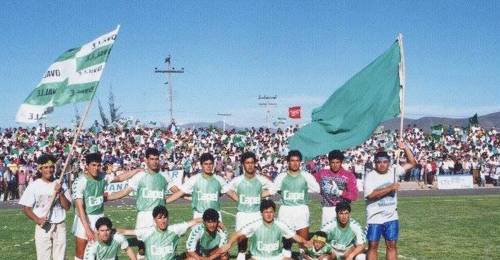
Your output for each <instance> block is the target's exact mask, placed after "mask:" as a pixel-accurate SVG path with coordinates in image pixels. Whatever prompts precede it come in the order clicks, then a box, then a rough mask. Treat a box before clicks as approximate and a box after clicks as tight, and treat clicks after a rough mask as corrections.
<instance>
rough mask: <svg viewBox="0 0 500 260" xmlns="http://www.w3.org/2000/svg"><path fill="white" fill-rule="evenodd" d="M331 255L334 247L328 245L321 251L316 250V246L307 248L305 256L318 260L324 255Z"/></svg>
mask: <svg viewBox="0 0 500 260" xmlns="http://www.w3.org/2000/svg"><path fill="white" fill-rule="evenodd" d="M331 253H332V247H331V246H330V245H329V244H328V243H326V244H325V245H323V247H322V248H320V249H319V250H316V248H314V246H313V247H306V249H305V254H306V255H307V256H309V257H310V258H312V259H318V258H319V257H320V256H322V255H329V254H331Z"/></svg>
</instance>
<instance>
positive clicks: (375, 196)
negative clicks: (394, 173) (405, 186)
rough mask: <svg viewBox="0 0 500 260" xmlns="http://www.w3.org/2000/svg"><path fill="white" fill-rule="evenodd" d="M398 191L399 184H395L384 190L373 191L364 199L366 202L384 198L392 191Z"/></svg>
mask: <svg viewBox="0 0 500 260" xmlns="http://www.w3.org/2000/svg"><path fill="white" fill-rule="evenodd" d="M398 190H399V183H397V182H396V183H393V184H391V185H389V186H387V187H385V188H380V189H375V190H374V191H372V193H370V194H368V196H366V198H367V199H368V200H376V199H380V198H382V197H384V196H386V195H387V194H389V193H391V192H393V191H398Z"/></svg>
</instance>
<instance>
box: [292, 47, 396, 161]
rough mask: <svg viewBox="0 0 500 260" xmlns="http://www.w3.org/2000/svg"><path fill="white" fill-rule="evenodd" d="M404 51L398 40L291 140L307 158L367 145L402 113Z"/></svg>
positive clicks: (317, 112) (321, 108)
mask: <svg viewBox="0 0 500 260" xmlns="http://www.w3.org/2000/svg"><path fill="white" fill-rule="evenodd" d="M400 62H401V52H400V45H399V42H398V41H396V42H395V43H394V44H393V45H392V46H391V47H390V48H389V49H388V50H387V51H386V52H384V53H383V54H382V55H381V56H379V57H378V58H377V59H375V60H374V61H373V62H372V63H370V64H369V65H368V66H366V67H365V68H364V69H363V70H361V71H360V72H358V73H357V74H356V75H354V76H353V77H352V78H351V79H349V80H348V81H347V82H346V83H344V85H342V86H341V87H340V88H339V89H338V90H336V91H335V92H334V93H333V94H332V95H331V96H330V97H329V98H328V100H327V101H326V102H325V103H324V104H323V105H322V106H321V107H319V108H316V109H314V110H313V112H312V122H311V123H309V124H307V125H306V126H304V127H302V128H301V129H299V131H298V132H297V133H295V135H294V136H292V137H291V138H290V139H289V147H290V149H291V150H299V151H301V152H302V154H303V156H304V157H305V158H306V159H311V158H313V157H315V156H318V155H322V154H326V153H328V152H329V151H331V150H334V149H345V148H349V147H353V146H356V145H359V144H361V143H363V142H364V141H365V140H366V139H368V138H369V137H370V135H371V134H372V132H373V131H374V130H375V129H376V127H377V126H378V125H379V124H380V123H381V122H382V121H384V120H387V119H390V118H394V117H396V116H398V115H399V113H400V89H401V88H400V86H401V82H400V75H399V74H400V67H399V65H400Z"/></svg>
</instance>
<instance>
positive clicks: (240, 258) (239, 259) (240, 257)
mask: <svg viewBox="0 0 500 260" xmlns="http://www.w3.org/2000/svg"><path fill="white" fill-rule="evenodd" d="M245 259H246V254H245V253H241V252H239V253H238V256H237V257H236V260H245Z"/></svg>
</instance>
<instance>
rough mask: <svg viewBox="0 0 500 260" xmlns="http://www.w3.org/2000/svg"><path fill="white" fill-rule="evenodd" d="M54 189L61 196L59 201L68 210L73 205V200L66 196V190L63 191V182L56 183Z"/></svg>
mask: <svg viewBox="0 0 500 260" xmlns="http://www.w3.org/2000/svg"><path fill="white" fill-rule="evenodd" d="M54 190H55V191H56V196H59V203H61V207H62V208H63V209H65V210H68V209H69V207H71V202H70V201H69V200H68V198H66V196H64V192H61V191H62V189H61V184H59V183H56V186H55V187H54Z"/></svg>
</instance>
